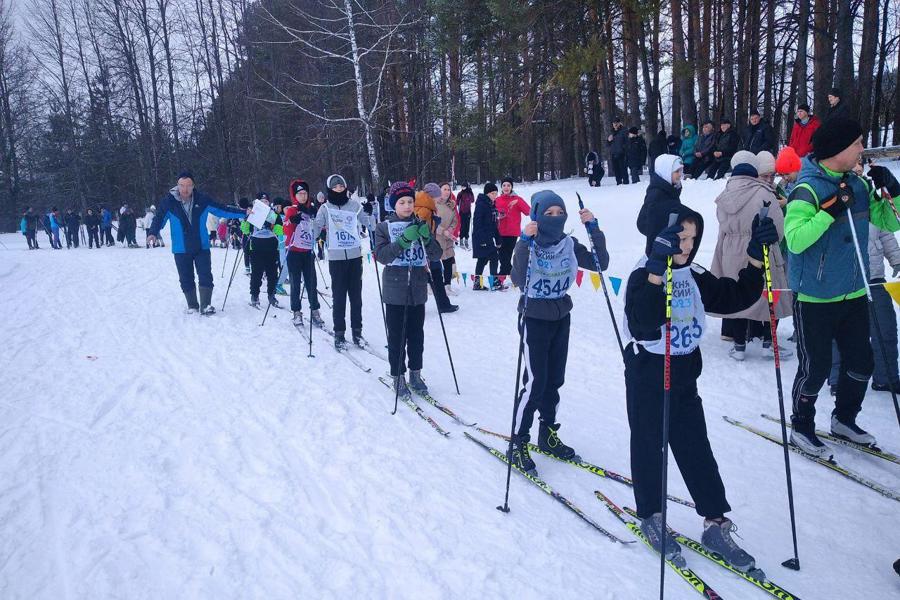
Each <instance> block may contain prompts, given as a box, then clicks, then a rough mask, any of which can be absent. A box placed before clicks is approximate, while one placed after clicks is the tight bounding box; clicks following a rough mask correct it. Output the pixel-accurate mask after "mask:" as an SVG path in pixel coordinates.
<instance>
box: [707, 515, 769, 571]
mask: <svg viewBox="0 0 900 600" xmlns="http://www.w3.org/2000/svg"><path fill="white" fill-rule="evenodd" d="M735 532H737V526H736V525H735V524H734V523H732V522H731V519H729V518H727V517H720V518H718V519H706V520H705V521H704V522H703V537H701V538H700V542H701V543H702V544H703V547H704V548H706V549H707V550H709V551H710V552H715V553H716V554H719V555H721V556H722V558H724V559H725V560H727V561H728V562H730V563H731V565H732V566H733V567H734V568H736V569H737V570H739V571H743V572H744V573H746V572H748V571H751V570H754V569H755V567H756V560H755V559H754V558H753V557H752V556H750V555H749V554H748V553H747V552H746V551H745V550H744V549H743V548H741V547H740V546H738V545H737V544H736V543H735V541H734V539H733V538H732V537H731V534H732V533H735ZM757 575H758V571H757ZM754 576H756V575H754ZM764 578H765V576H763V577H762V579H764ZM757 579H760V577H757Z"/></svg>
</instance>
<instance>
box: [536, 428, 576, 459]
mask: <svg viewBox="0 0 900 600" xmlns="http://www.w3.org/2000/svg"><path fill="white" fill-rule="evenodd" d="M558 432H559V423H554V424H553V425H547V424H546V423H544V422H543V421H541V422H540V428H539V429H538V448H540V449H541V450H542V451H544V452H547V453H549V454H552V455H553V456H555V457H556V458H559V459H562V460H574V461H575V462H581V457H580V456H578V455H577V454H575V450H574V449H572V448H570V447H569V446H566V445H565V444H563V443H562V440H560V439H559V433H558Z"/></svg>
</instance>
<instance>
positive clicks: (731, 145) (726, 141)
mask: <svg viewBox="0 0 900 600" xmlns="http://www.w3.org/2000/svg"><path fill="white" fill-rule="evenodd" d="M740 141H741V140H740V138H738V134H737V132H736V131H734V129H732V128H731V121H730V120H729V119H722V122H721V123H720V124H719V134H718V135H717V136H716V145H715V149H714V150H713V159H712V164H710V166H709V168H708V169H707V170H706V176H707V177H708V178H709V179H721V178H722V177H725V173H727V172H728V169H729V168H731V157H732V156H734V153H735V152H737V151H738V147H739V146H740Z"/></svg>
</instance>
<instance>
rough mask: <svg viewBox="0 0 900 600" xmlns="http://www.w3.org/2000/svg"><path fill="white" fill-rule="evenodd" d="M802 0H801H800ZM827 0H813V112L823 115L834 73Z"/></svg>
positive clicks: (829, 14)
mask: <svg viewBox="0 0 900 600" xmlns="http://www.w3.org/2000/svg"><path fill="white" fill-rule="evenodd" d="M801 1H802V0H801ZM829 4H830V3H829V1H828V0H815V9H814V15H813V53H814V57H815V58H814V61H813V64H814V69H813V99H814V100H815V104H816V105H815V107H814V111H813V112H815V113H817V114H819V115H825V114H826V112H827V110H828V99H827V96H828V90H829V89H831V87H832V82H831V78H832V76H833V75H834V62H833V61H834V45H833V38H832V31H833V29H832V18H831V12H830V6H829Z"/></svg>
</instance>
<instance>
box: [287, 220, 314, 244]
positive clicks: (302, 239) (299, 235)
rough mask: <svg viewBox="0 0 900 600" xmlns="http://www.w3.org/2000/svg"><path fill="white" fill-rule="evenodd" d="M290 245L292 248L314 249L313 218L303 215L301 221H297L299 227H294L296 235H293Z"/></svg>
mask: <svg viewBox="0 0 900 600" xmlns="http://www.w3.org/2000/svg"><path fill="white" fill-rule="evenodd" d="M290 245H291V248H298V249H300V250H312V248H313V235H312V219H310V218H309V216H308V215H303V216H302V217H301V221H300V222H299V223H297V227H296V228H295V229H294V235H293V236H291V244H290Z"/></svg>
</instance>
